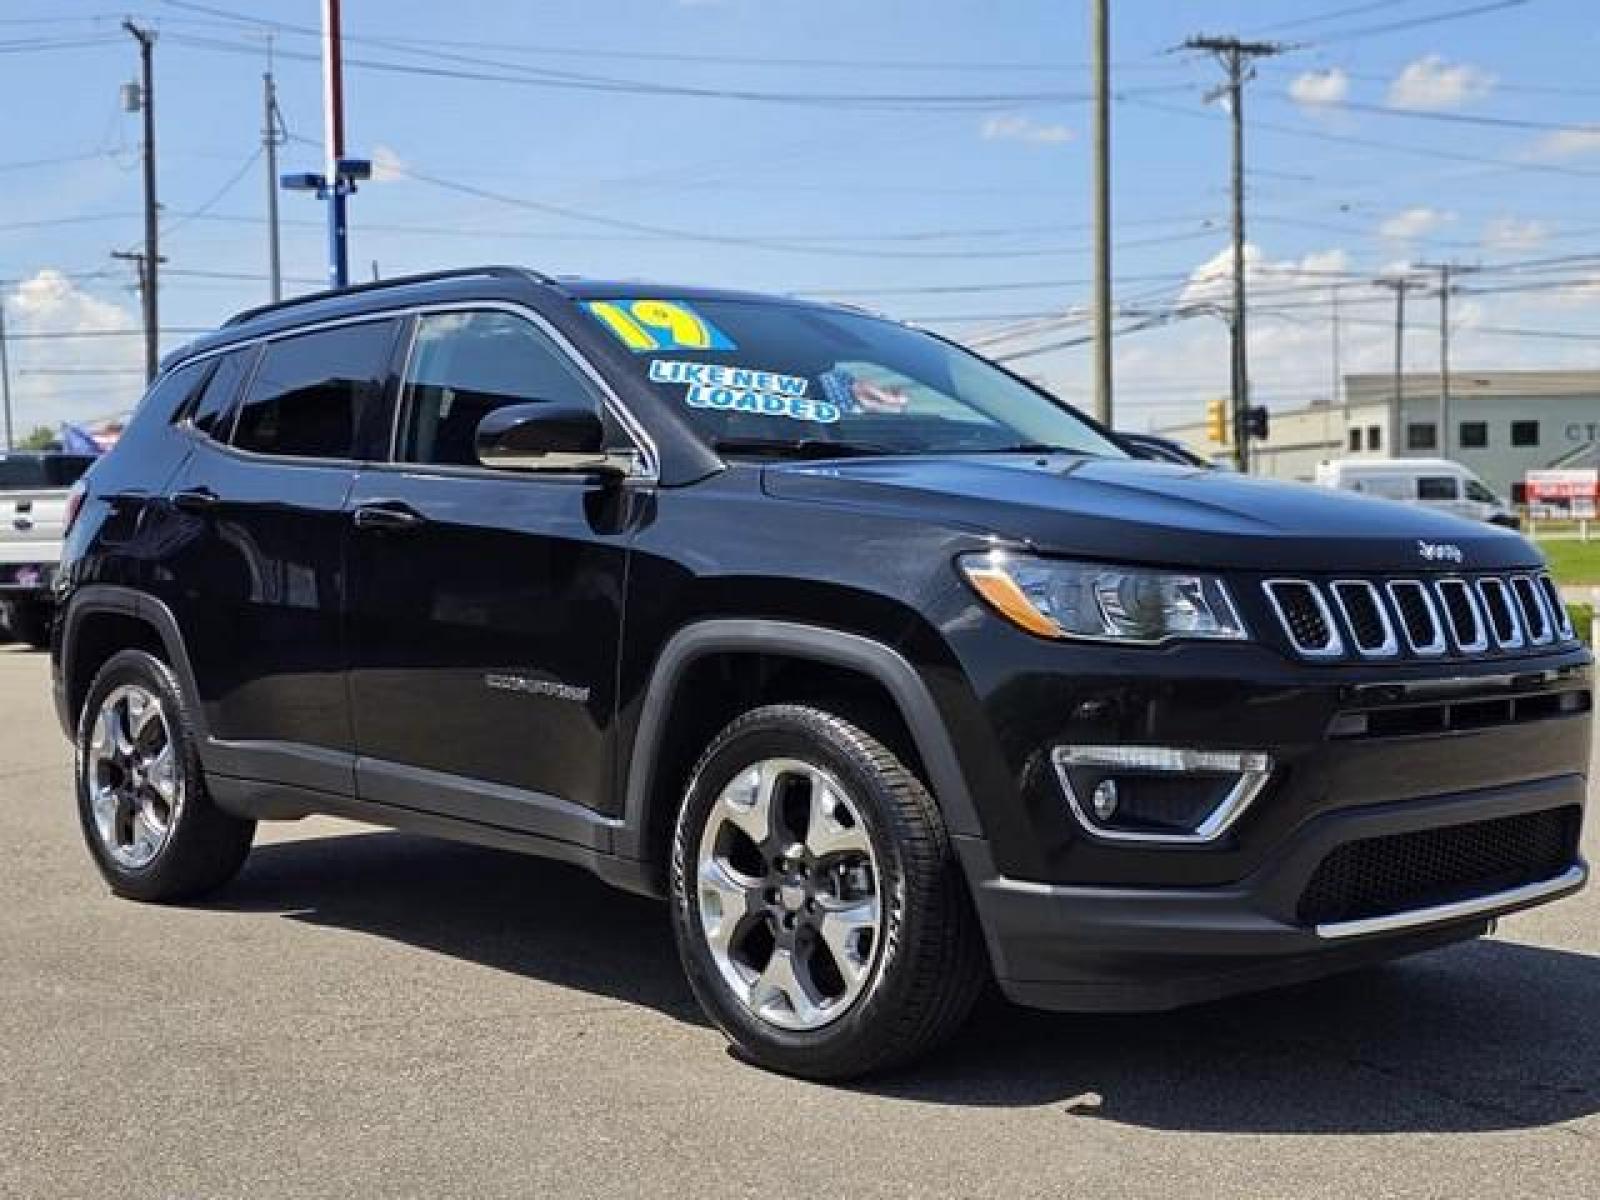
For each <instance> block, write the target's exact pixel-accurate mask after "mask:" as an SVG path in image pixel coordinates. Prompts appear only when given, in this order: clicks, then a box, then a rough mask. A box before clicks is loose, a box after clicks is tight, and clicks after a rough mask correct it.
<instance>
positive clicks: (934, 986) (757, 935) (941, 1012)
mask: <svg viewBox="0 0 1600 1200" xmlns="http://www.w3.org/2000/svg"><path fill="white" fill-rule="evenodd" d="M672 894H673V912H674V918H675V922H674V923H675V928H676V932H677V937H678V946H679V951H680V954H681V956H682V958H683V962H684V966H685V969H686V971H687V973H688V976H689V981H690V984H691V986H692V987H693V988H694V991H695V994H696V996H697V997H698V999H699V1000H700V1002H701V1004H702V1006H703V1007H704V1008H705V1010H706V1012H707V1013H708V1014H709V1015H710V1016H711V1018H712V1019H713V1020H714V1021H715V1022H716V1023H717V1025H718V1026H719V1027H720V1028H721V1029H722V1030H723V1032H725V1033H726V1034H727V1035H728V1036H729V1038H731V1039H732V1040H733V1042H734V1043H735V1044H736V1045H737V1046H738V1047H739V1049H740V1050H741V1051H742V1052H743V1053H744V1054H745V1055H746V1056H747V1057H749V1058H750V1059H752V1060H753V1061H755V1062H757V1063H760V1064H761V1065H763V1066H767V1067H771V1068H773V1069H775V1070H779V1071H784V1072H788V1073H791V1074H795V1075H803V1076H807V1077H810V1078H816V1079H844V1078H849V1077H852V1076H857V1075H862V1074H865V1073H868V1072H871V1071H876V1070H882V1069H886V1068H889V1067H892V1066H894V1065H896V1064H899V1063H902V1062H905V1061H908V1060H909V1059H912V1058H914V1057H917V1056H919V1055H921V1054H923V1053H925V1052H927V1051H928V1050H929V1049H931V1048H932V1047H933V1046H935V1045H937V1044H938V1043H939V1042H940V1041H942V1040H944V1039H945V1038H946V1037H948V1036H949V1035H950V1034H952V1033H953V1032H954V1031H955V1030H956V1029H957V1028H959V1026H960V1024H961V1022H962V1021H963V1020H964V1019H965V1017H966V1015H967V1012H968V1010H969V1009H970V1007H971V1005H972V1002H973V1000H974V998H975V997H976V995H977V993H978V991H979V989H980V987H981V985H982V982H983V980H984V978H985V965H984V960H983V953H982V949H981V945H980V942H979V937H978V930H977V927H976V921H975V918H974V916H973V913H972V910H971V905H970V902H969V900H968V898H967V895H966V892H965V890H964V883H963V881H962V879H961V876H960V871H959V868H958V867H957V865H956V863H955V860H954V857H953V854H952V851H951V847H950V843H949V838H948V836H947V835H946V833H945V830H944V825H943V822H942V820H941V819H940V815H939V811H938V808H937V806H936V805H935V804H934V802H933V799H932V797H931V796H929V794H928V792H927V789H926V788H925V787H924V786H923V785H922V783H921V781H920V780H918V779H917V777H916V776H915V775H914V774H913V773H912V772H911V771H910V770H909V769H908V768H907V767H906V766H905V765H904V764H903V763H902V762H901V761H900V760H899V759H898V758H896V757H895V756H894V754H892V753H891V752H890V751H889V750H888V749H887V748H885V747H884V746H883V745H882V744H881V743H880V742H878V741H877V740H876V739H874V738H873V737H872V736H871V735H870V734H868V733H867V732H865V731H864V730H862V729H860V728H858V727H857V726H855V725H852V724H851V723H849V722H848V721H845V720H843V719H842V718H839V717H836V716H833V715H832V714H829V713H826V712H822V711H820V710H818V709H813V708H804V707H799V706H792V705H774V706H771V707H767V708H761V709H757V710H755V711H754V712H751V713H749V714H747V715H745V716H744V717H741V718H740V719H739V720H737V721H735V722H734V723H733V724H732V725H730V726H729V727H728V728H727V729H725V730H724V731H723V732H722V733H721V735H719V736H718V737H717V739H716V740H715V741H714V742H713V743H712V745H711V747H710V749H709V750H708V751H707V752H706V754H705V756H704V758H703V759H702V760H701V763H700V766H699V767H698V769H697V770H696V772H695V776H694V781H693V783H692V784H691V786H690V789H689V793H688V795H687V797H686V798H685V800H684V804H683V808H682V811H681V813H680V815H679V820H678V825H677V830H676V837H675V839H674V846H673V862H672Z"/></svg>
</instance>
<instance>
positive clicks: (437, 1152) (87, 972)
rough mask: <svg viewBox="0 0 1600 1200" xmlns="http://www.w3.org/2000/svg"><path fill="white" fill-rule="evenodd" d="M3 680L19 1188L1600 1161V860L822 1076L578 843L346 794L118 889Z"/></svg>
mask: <svg viewBox="0 0 1600 1200" xmlns="http://www.w3.org/2000/svg"><path fill="white" fill-rule="evenodd" d="M0 713H3V714H4V719H3V720H0V829H3V830H4V831H5V832H4V834H3V844H4V847H5V851H6V866H5V869H4V870H0V1195H4V1196H8V1197H9V1196H16V1197H45V1196H75V1197H76V1196H119V1197H121V1196H140V1197H153V1196H173V1197H224V1196H272V1197H280V1196H373V1195H405V1196H422V1195H426V1196H446V1195H471V1196H536V1195H537V1196H553V1197H587V1196H605V1197H617V1196H661V1195H678V1196H708V1195H720V1196H734V1195H757V1194H760V1195H768V1196H779V1197H786V1196H838V1197H857V1196H880V1195H881V1196H944V1195H950V1196H980V1195H981V1196H991V1195H992V1196H1007V1197H1021V1196H1094V1197H1117V1196H1158V1195H1159V1196H1173V1197H1213V1196H1251V1197H1267V1196H1271V1197H1278V1196H1296V1197H1298V1196H1334V1197H1339V1198H1340V1200H1351V1198H1352V1197H1369V1196H1380V1195H1381V1196H1428V1197H1433V1196H1438V1197H1452V1198H1459V1197H1469V1196H1471V1197H1476V1196H1485V1197H1488V1196H1496V1197H1503V1196H1516V1197H1535V1196H1552V1197H1553V1196H1561V1197H1565V1198H1571V1197H1578V1196H1596V1195H1600V1115H1597V1114H1600V891H1596V890H1591V891H1589V892H1587V893H1585V894H1584V895H1582V896H1580V897H1578V898H1577V899H1574V900H1570V901H1567V902H1566V903H1563V904H1558V905H1555V906H1554V907H1551V908H1548V909H1544V910H1541V911H1538V912H1535V913H1530V914H1527V915H1524V916H1520V917H1516V918H1514V919H1512V920H1510V921H1508V922H1506V923H1505V924H1503V925H1502V927H1501V930H1500V933H1499V935H1498V936H1497V937H1496V938H1494V939H1492V940H1488V941H1483V942H1479V943H1475V944H1472V945H1469V946H1466V947H1461V948H1457V949H1453V950H1447V951H1442V952H1439V953H1436V954H1434V955H1431V956H1425V957H1423V958H1419V959H1415V960H1412V961H1410V962H1408V963H1402V964H1398V965H1393V966H1389V967H1385V968H1382V969H1379V970H1375V971H1369V972H1366V973H1363V974H1360V975H1357V976H1353V977H1348V978H1345V979H1342V980H1336V981H1332V982H1325V983H1321V984H1317V985H1312V986H1308V987H1302V988H1297V989H1293V990H1289V991H1283V992H1279V993H1276V994H1272V995H1267V996H1259V997H1252V998H1249V999H1245V1000H1235V1001H1231V1002H1225V1003H1221V1004H1216V1005H1212V1006H1209V1007H1206V1008H1201V1009H1195V1010H1190V1011H1188V1012H1184V1013H1178V1014H1171V1015H1165V1016H1157V1017H1115V1018H1113V1017H1092V1018H1091V1017H1063V1016H1051V1015H1044V1014H1034V1013H1027V1012H1023V1011H1021V1010H1014V1009H1010V1008H1008V1007H1006V1006H1004V1005H1002V1004H999V1003H995V1004H991V1005H988V1006H986V1007H985V1008H984V1010H983V1011H982V1012H980V1013H979V1015H978V1016H977V1018H976V1019H975V1020H974V1021H973V1023H972V1025H971V1026H970V1027H969V1029H968V1030H967V1032H966V1034H965V1035H964V1036H963V1038H962V1039H961V1040H960V1041H959V1043H957V1044H956V1045H955V1046H954V1047H952V1048H951V1049H950V1050H948V1051H946V1052H944V1053H943V1054H941V1055H940V1056H939V1057H938V1058H936V1059H935V1060H933V1061H932V1062H929V1063H927V1064H926V1065H925V1066H923V1067H922V1068H921V1069H920V1070H918V1071H916V1072H914V1073H908V1074H904V1075H901V1076H899V1077H896V1078H892V1079H886V1080H880V1081H877V1082H874V1083H872V1084H870V1085H868V1086H864V1087H860V1088H849V1089H846V1088H834V1087H823V1086H817V1085H812V1084H804V1083H797V1082H794V1081H791V1080H786V1079H781V1078H777V1077H774V1076H770V1075H766V1074H763V1073H761V1072H759V1071H756V1070H754V1069H752V1068H750V1067H747V1066H745V1065H743V1064H741V1063H740V1062H738V1061H737V1060H735V1059H734V1058H732V1057H731V1056H730V1055H729V1054H728V1053H727V1051H726V1049H725V1048H724V1043H723V1040H722V1038H721V1037H720V1036H719V1035H718V1034H717V1033H716V1031H715V1030H713V1029H711V1028H709V1027H708V1026H707V1025H706V1024H705V1023H704V1022H703V1021H702V1020H701V1019H700V1017H699V1015H698V1013H697V1011H696V1010H695V1008H694V1006H693V1003H692V1000H691V998H690V995H689V991H688V988H687V987H686V985H685V984H684V983H683V981H682V979H681V978H680V976H679V972H678V966H677V962H676V958H675V956H674V952H673V949H672V945H671V939H670V934H669V931H668V925H667V919H666V913H665V910H664V908H662V907H661V906H659V905H656V904H653V903H650V902H647V901H644V900H640V899H637V898H634V897H630V896H626V895H622V894H620V893H615V892H612V891H609V890H608V889H606V888H605V887H603V886H602V885H601V884H599V883H598V882H595V881H594V880H592V879H590V878H589V877H588V876H586V875H584V874H583V873H581V872H578V871H575V870H572V869H570V868H567V867H563V866H558V865H555V864H550V863H543V862H538V861H534V860H528V859H521V858H517V857H514V856H511V855H506V854H501V853H497V852H493V851H488V850H480V849H475V848H468V847H461V846H453V845H448V844H444V843H437V842H430V841H426V840H423V839H420V838H415V837H409V836H403V835H400V834H395V833H387V832H373V831H369V830H365V829H363V828H360V827H357V826H352V825H346V824H343V823H339V822H333V821H322V820H317V821H307V822H302V823H299V824H291V825H275V826H266V827H263V830H262V833H261V835H260V836H259V837H258V839H257V843H256V850H255V852H254V854H253V855H252V857H251V860H250V862H249V864H248V865H247V866H246V868H245V871H244V873H243V875H242V876H241V877H240V878H239V879H238V881H237V882H236V883H235V884H234V885H233V886H231V887H230V888H228V889H227V890H226V891H225V892H223V893H222V894H220V895H218V896H217V897H215V898H213V899H212V900H211V901H209V902H207V903H206V904H204V905H202V906H197V907H190V908H157V907H150V906H142V905H136V904H132V903H128V902H125V901H119V900H116V899H114V898H112V897H111V896H110V895H109V894H108V893H107V891H106V890H105V888H104V886H103V885H102V884H101V882H100V880H99V877H98V876H97V875H96V874H95V873H94V870H93V868H92V867H91V866H90V863H89V860H88V858H87V857H86V855H85V854H84V853H83V851H82V850H81V848H80V845H79V834H78V830H77V825H76V818H75V815H74V812H73V807H72V801H71V795H70V781H69V762H70V752H69V748H68V746H67V743H66V741H65V740H64V739H63V738H62V737H61V736H60V734H59V732H58V730H57V728H56V725H55V722H54V718H53V716H52V714H51V712H50V706H49V698H48V670H47V662H46V660H45V658H44V656H42V655H39V654H35V653H30V652H27V651H24V650H22V649H20V648H17V647H13V646H0ZM1597 828H1600V824H1597V823H1595V822H1591V825H1590V829H1589V835H1588V845H1589V855H1590V857H1591V859H1592V858H1594V857H1596V854H1595V851H1596V850H1597V849H1600V836H1597V832H1596V830H1597ZM1087 1093H1094V1094H1096V1095H1098V1096H1099V1097H1100V1099H1101V1102H1100V1103H1099V1105H1098V1107H1095V1106H1093V1105H1090V1104H1085V1103H1083V1102H1082V1100H1081V1098H1082V1097H1083V1096H1084V1095H1085V1094H1087Z"/></svg>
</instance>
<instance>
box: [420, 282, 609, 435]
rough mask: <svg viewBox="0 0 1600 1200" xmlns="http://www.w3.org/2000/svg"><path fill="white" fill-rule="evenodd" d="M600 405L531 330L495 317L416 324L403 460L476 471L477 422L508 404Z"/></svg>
mask: <svg viewBox="0 0 1600 1200" xmlns="http://www.w3.org/2000/svg"><path fill="white" fill-rule="evenodd" d="M551 401H560V402H563V403H567V404H577V405H588V406H591V407H595V408H598V407H599V399H598V397H597V396H596V394H595V392H594V391H593V389H592V388H591V387H590V385H589V382H588V380H587V379H585V378H584V377H583V375H582V374H581V373H580V372H579V370H578V368H577V367H576V366H574V365H573V364H572V362H571V361H570V360H569V359H568V358H567V357H566V356H565V355H564V354H562V353H561V351H560V350H559V349H558V348H557V347H556V346H555V345H554V344H553V343H552V342H551V341H550V340H549V339H548V338H547V337H545V336H544V334H543V333H541V332H540V331H539V330H538V329H537V328H536V327H535V326H534V325H532V324H531V323H529V322H528V321H526V320H524V319H523V318H521V317H519V316H516V315H515V314H513V313H507V312H498V311H481V312H454V313H436V314H432V315H428V316H423V317H421V318H420V319H419V320H418V321H417V333H416V340H415V342H414V343H413V344H412V349H411V361H410V364H409V366H408V367H407V368H406V378H405V386H404V390H403V394H402V403H403V405H404V409H403V411H404V412H405V414H406V415H405V424H404V426H403V427H402V429H401V432H400V445H399V448H398V458H399V460H400V461H401V462H413V463H433V464H437V465H441V466H477V465H478V455H477V451H476V449H475V442H476V440H477V432H478V422H480V421H482V420H483V418H484V417H485V416H487V415H488V414H489V413H491V412H493V411H494V410H495V409H497V408H503V407H504V406H506V405H508V404H537V403H549V402H551Z"/></svg>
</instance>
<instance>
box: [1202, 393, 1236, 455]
mask: <svg viewBox="0 0 1600 1200" xmlns="http://www.w3.org/2000/svg"><path fill="white" fill-rule="evenodd" d="M1206 437H1208V438H1210V439H1211V440H1212V441H1213V442H1216V443H1217V444H1218V445H1221V446H1226V445H1227V444H1228V442H1229V441H1230V440H1232V439H1230V438H1229V437H1228V402H1227V401H1226V400H1221V399H1218V400H1207V401H1206Z"/></svg>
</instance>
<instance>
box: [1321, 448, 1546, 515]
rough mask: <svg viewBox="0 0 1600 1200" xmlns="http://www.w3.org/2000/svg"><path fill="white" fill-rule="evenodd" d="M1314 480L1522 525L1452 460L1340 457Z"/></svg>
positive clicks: (1322, 484) (1475, 479) (1323, 485)
mask: <svg viewBox="0 0 1600 1200" xmlns="http://www.w3.org/2000/svg"><path fill="white" fill-rule="evenodd" d="M1316 482H1317V483H1318V484H1319V485H1320V486H1322V487H1331V488H1344V489H1346V490H1347V491H1352V492H1361V493H1362V494H1363V495H1367V496H1381V497H1382V498H1384V499H1385V500H1399V501H1402V502H1403V503H1406V504H1422V505H1426V506H1427V507H1428V508H1438V509H1442V510H1444V511H1445V512H1448V513H1454V514H1455V515H1456V516H1458V517H1468V518H1470V519H1472V520H1474V521H1488V522H1489V523H1490V524H1493V525H1505V526H1508V527H1509V528H1512V529H1515V528H1517V524H1518V523H1517V515H1516V514H1515V513H1514V512H1512V511H1511V508H1510V507H1509V506H1508V505H1507V504H1506V503H1505V502H1504V501H1503V500H1501V499H1500V497H1499V496H1496V495H1495V494H1494V492H1493V491H1491V490H1490V488H1489V486H1488V484H1486V483H1484V482H1483V480H1481V479H1479V478H1478V477H1477V476H1476V475H1474V474H1473V473H1472V472H1471V471H1469V470H1468V469H1467V468H1466V467H1463V466H1462V465H1461V464H1460V463H1458V462H1452V461H1450V460H1449V459H1448V458H1336V459H1333V460H1332V461H1331V462H1325V463H1319V464H1318V465H1317V474H1316Z"/></svg>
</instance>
